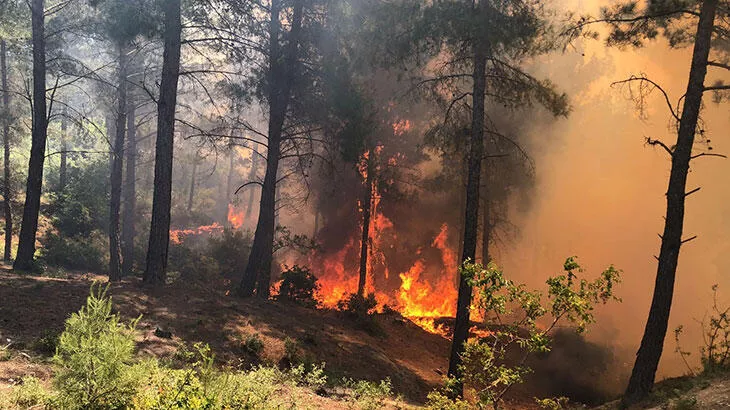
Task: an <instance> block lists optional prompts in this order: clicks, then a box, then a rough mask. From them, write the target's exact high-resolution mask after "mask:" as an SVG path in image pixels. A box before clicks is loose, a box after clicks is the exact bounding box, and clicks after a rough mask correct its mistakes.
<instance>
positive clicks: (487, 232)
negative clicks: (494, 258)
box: [482, 160, 492, 266]
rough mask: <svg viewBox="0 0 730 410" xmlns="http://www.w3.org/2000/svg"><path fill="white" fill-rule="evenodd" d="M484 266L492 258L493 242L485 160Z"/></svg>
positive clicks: (483, 199) (487, 163)
mask: <svg viewBox="0 0 730 410" xmlns="http://www.w3.org/2000/svg"><path fill="white" fill-rule="evenodd" d="M482 171H483V172H482V184H484V187H483V188H482V265H484V266H487V265H488V264H489V262H490V259H491V256H490V254H489V242H490V241H491V240H492V221H491V219H490V217H491V215H490V212H489V206H490V205H491V204H490V201H489V161H486V160H484V161H483V164H482Z"/></svg>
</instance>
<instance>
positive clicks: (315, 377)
mask: <svg viewBox="0 0 730 410" xmlns="http://www.w3.org/2000/svg"><path fill="white" fill-rule="evenodd" d="M324 367H325V365H324V363H322V364H320V365H316V364H315V365H312V366H306V365H304V364H303V363H300V364H298V365H297V366H294V367H292V368H291V370H290V371H289V373H290V374H291V376H292V377H293V378H294V380H296V381H297V384H299V385H302V386H306V387H308V388H310V389H312V390H314V391H318V390H321V389H322V388H324V386H326V385H327V374H326V373H325V370H324Z"/></svg>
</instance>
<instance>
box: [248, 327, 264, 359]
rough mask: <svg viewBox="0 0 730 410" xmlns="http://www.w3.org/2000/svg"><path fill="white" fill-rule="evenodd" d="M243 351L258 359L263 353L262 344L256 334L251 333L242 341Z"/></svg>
mask: <svg viewBox="0 0 730 410" xmlns="http://www.w3.org/2000/svg"><path fill="white" fill-rule="evenodd" d="M243 349H244V350H245V351H246V353H248V354H250V355H251V356H254V357H259V356H260V355H261V353H262V352H263V351H264V342H263V340H261V337H260V336H259V334H258V333H251V334H249V335H247V336H246V338H245V339H244V340H243Z"/></svg>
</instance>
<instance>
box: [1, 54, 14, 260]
mask: <svg viewBox="0 0 730 410" xmlns="http://www.w3.org/2000/svg"><path fill="white" fill-rule="evenodd" d="M7 54H8V50H7V44H6V43H5V40H2V41H0V69H1V71H2V73H1V74H2V87H3V115H4V118H3V199H4V201H3V211H4V214H5V251H4V254H3V259H4V260H5V261H6V262H7V261H10V259H11V256H10V248H11V247H12V246H13V213H12V208H11V206H12V200H13V195H12V189H11V186H10V184H11V182H10V90H8V63H7Z"/></svg>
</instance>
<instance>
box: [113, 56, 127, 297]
mask: <svg viewBox="0 0 730 410" xmlns="http://www.w3.org/2000/svg"><path fill="white" fill-rule="evenodd" d="M118 48H119V50H118V51H119V82H118V85H117V118H116V130H115V131H116V135H115V137H114V145H113V147H112V171H111V180H110V182H111V184H110V185H111V194H110V196H109V198H110V199H109V280H110V281H112V282H115V281H119V280H121V279H122V247H121V243H120V234H119V221H120V210H121V206H122V177H123V173H124V137H125V134H126V132H127V128H126V127H127V57H126V56H127V52H126V48H125V47H124V45H119V47H118Z"/></svg>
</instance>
